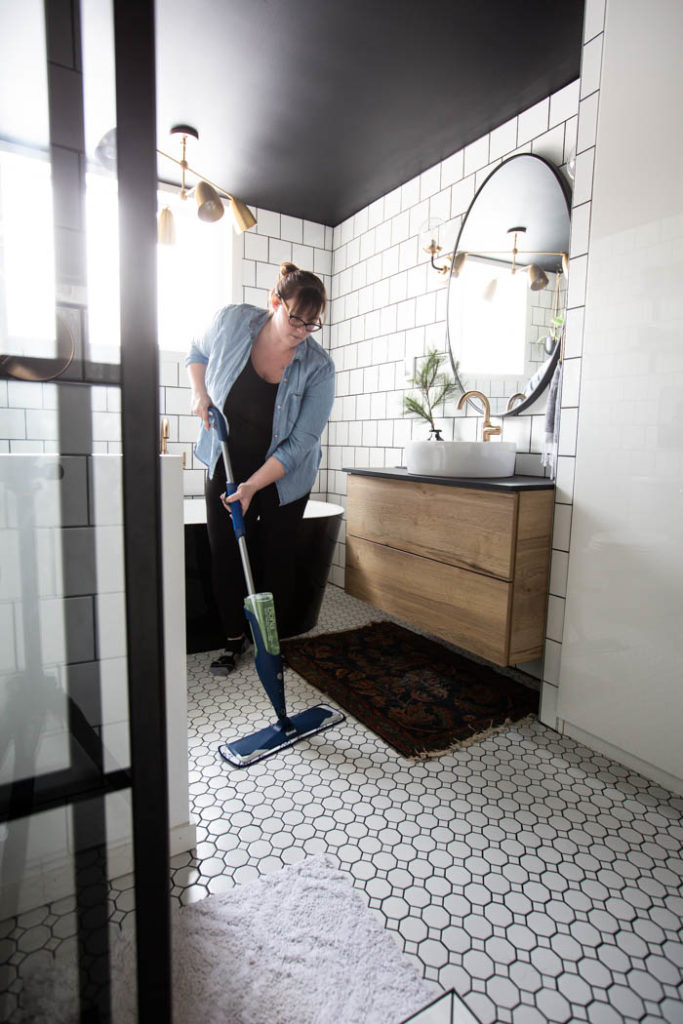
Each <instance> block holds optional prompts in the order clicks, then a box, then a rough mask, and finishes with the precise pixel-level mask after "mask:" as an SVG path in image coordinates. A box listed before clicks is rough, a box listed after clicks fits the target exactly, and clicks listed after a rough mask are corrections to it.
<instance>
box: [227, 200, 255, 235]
mask: <svg viewBox="0 0 683 1024" xmlns="http://www.w3.org/2000/svg"><path fill="white" fill-rule="evenodd" d="M230 212H231V214H232V219H233V222H234V225H235V228H236V229H237V230H238V231H239V232H240V234H241V233H242V232H243V231H248V230H249V228H253V226H254V224H255V223H256V217H254V215H253V213H252V212H251V210H250V209H249V207H248V206H246V205H245V204H244V203H243V202H242V201H241V200H240V199H235V197H234V196H232V197H231V199H230Z"/></svg>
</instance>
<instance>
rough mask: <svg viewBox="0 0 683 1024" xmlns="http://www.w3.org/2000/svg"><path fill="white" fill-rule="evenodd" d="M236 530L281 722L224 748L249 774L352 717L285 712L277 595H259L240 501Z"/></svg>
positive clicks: (263, 670)
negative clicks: (266, 759) (251, 768)
mask: <svg viewBox="0 0 683 1024" xmlns="http://www.w3.org/2000/svg"><path fill="white" fill-rule="evenodd" d="M209 419H210V420H211V424H212V426H213V427H214V429H215V430H216V431H217V433H218V437H219V439H220V443H221V451H222V453H223V463H224V465H225V478H226V480H227V487H226V492H227V494H234V493H235V491H236V490H237V484H236V483H235V481H234V479H233V474H232V467H231V465H230V455H229V453H228V429H227V425H226V422H225V419H224V417H223V415H222V413H221V412H220V411H219V410H218V409H217V408H216V407H215V406H212V407H211V409H209ZM231 517H232V526H233V530H234V531H235V537H236V539H237V544H238V547H239V551H240V557H241V559H242V569H243V571H244V580H245V583H246V585H247V596H246V598H245V601H244V611H245V613H246V616H247V620H248V622H249V626H250V628H251V635H252V638H253V640H254V648H255V650H256V656H255V661H256V671H257V672H258V675H259V679H260V680H261V683H262V685H263V689H264V690H265V691H266V693H267V694H268V698H269V700H270V702H271V704H272V705H273V707H274V709H275V714H276V715H277V722H275V723H274V724H273V725H269V726H267V727H266V728H265V729H259V730H258V731H257V732H254V733H251V735H250V736H245V737H243V738H242V739H239V740H233V741H232V742H230V743H221V745H220V746H219V748H218V752H219V754H220V755H221V757H222V758H224V759H225V760H226V761H229V762H230V764H233V765H235V766H236V767H238V768H246V767H247V766H248V765H250V764H254V763H255V762H256V761H260V760H262V759H263V758H264V757H268V756H269V755H270V754H275V753H277V752H278V751H279V750H283V749H284V748H285V747H291V746H292V745H293V744H294V743H298V742H299V740H302V739H304V738H305V737H306V736H312V735H314V733H318V732H322V731H323V729H329V728H330V726H332V725H337V723H338V722H342V721H343V720H344V718H345V717H346V716H345V715H343V714H342V713H341V712H340V711H337V710H335V709H334V708H330V707H327V706H326V705H325V704H318V705H316V706H315V707H312V708H308V710H306V711H300V712H299V713H298V714H296V715H292V716H291V717H290V716H289V715H288V714H287V709H286V706H285V679H284V667H283V663H282V654H281V653H280V639H279V637H278V632H277V623H276V619H275V604H274V601H273V595H272V594H270V593H264V594H257V593H256V591H255V587H254V579H253V577H252V574H251V564H250V562H249V554H248V552H247V541H246V537H245V530H244V519H243V517H242V508H241V506H240V503H239V501H235V502H233V503H232V505H231Z"/></svg>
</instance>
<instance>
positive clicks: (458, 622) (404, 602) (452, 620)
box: [346, 481, 512, 665]
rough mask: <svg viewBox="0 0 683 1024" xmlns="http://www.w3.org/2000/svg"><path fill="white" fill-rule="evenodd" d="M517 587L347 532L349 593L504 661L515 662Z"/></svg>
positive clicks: (503, 662) (450, 641) (496, 659)
mask: <svg viewBox="0 0 683 1024" xmlns="http://www.w3.org/2000/svg"><path fill="white" fill-rule="evenodd" d="M375 482H376V481H375ZM511 589H512V588H511V584H510V583H507V582H505V581H503V580H498V579H494V578H493V577H491V576H484V575H481V574H480V573H475V572H468V571H467V570H465V569H460V568H458V567H457V566H454V565H446V564H444V563H443V562H437V561H434V559H431V558H422V557H421V556H419V555H415V554H412V553H410V552H406V551H399V550H398V549H397V548H392V547H388V546H386V545H384V544H377V543H374V542H373V541H368V540H363V539H361V538H360V537H354V536H348V535H347V541H346V591H347V593H349V594H352V595H353V596H354V597H357V598H359V599H360V600H361V601H367V602H368V603H369V604H372V605H374V606H375V607H377V608H381V609H382V610H383V611H385V612H388V613H389V614H390V615H396V616H397V617H398V618H400V619H403V620H404V621H406V622H410V623H411V624H412V625H414V626H417V627H418V628H419V629H424V630H427V631H428V632H429V633H431V634H432V635H433V636H438V637H441V639H443V640H447V641H448V642H449V643H452V644H456V645H457V646H458V647H462V648H464V649H465V650H468V651H472V652H473V653H474V654H478V655H480V657H482V658H487V659H488V660H489V661H492V662H494V663H495V664H498V665H507V664H508V661H509V649H508V636H509V619H510V598H511Z"/></svg>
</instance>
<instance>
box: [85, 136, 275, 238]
mask: <svg viewBox="0 0 683 1024" xmlns="http://www.w3.org/2000/svg"><path fill="white" fill-rule="evenodd" d="M170 134H171V135H179V136H180V159H177V158H176V157H174V156H172V155H171V154H170V153H166V152H165V151H164V150H163V149H157V153H158V154H159V156H163V157H164V158H165V159H166V160H170V161H171V162H172V163H174V164H176V166H177V167H180V198H181V199H188V198H189V197H190V196H191V195H194V198H195V201H196V203H197V216H198V217H199V219H200V220H202V221H204V222H206V223H213V222H215V221H217V220H220V219H221V217H222V216H223V213H224V212H225V208H224V205H223V200H224V199H226V200H227V201H228V202H229V203H230V213H231V215H232V220H233V226H234V228H235V230H236V231H237V232H238V233H240V234H241V233H242V232H244V231H248V230H249V228H251V227H253V226H254V224H256V218H255V217H254V215H253V213H252V212H251V210H250V209H249V207H248V206H246V204H245V203H243V202H242V200H241V199H238V198H237V197H236V196H234V195H232V194H231V193H230V192H228V191H227V189H224V188H221V186H220V185H217V184H216V183H215V182H213V181H211V179H210V178H207V177H206V175H205V174H202V173H201V171H196V170H195V169H194V168H193V167H190V166H189V164H188V162H187V144H188V139H195V140H198V139H199V132H198V131H197V129H196V128H193V127H192V126H191V125H188V124H176V125H174V126H173V127H172V128H171V132H170ZM95 156H96V157H97V159H98V160H99V161H100V163H101V164H103V165H104V166H105V167H108V168H109V169H110V170H113V169H115V167H116V128H111V129H110V130H109V131H108V132H107V133H106V134H105V135H104V136H103V137H102V139H101V140H100V142H99V143H98V145H97V148H96V150H95ZM188 174H189V175H191V176H192V177H193V178H197V179H198V180H197V184H196V185H195V186H194V187H188V183H187V178H186V175H188ZM157 228H158V241H159V243H160V244H161V245H173V244H174V242H175V238H176V235H175V224H174V221H173V213H172V211H171V208H170V207H169V206H164V207H163V208H162V210H161V211H160V213H159V217H158V221H157Z"/></svg>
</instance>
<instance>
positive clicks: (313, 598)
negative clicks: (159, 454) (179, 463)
mask: <svg viewBox="0 0 683 1024" xmlns="http://www.w3.org/2000/svg"><path fill="white" fill-rule="evenodd" d="M184 513H185V516H184V518H185V624H186V632H187V653H188V654H196V653H197V652H199V651H213V650H217V649H218V648H221V647H222V646H223V640H224V636H223V629H222V627H221V624H220V621H219V618H218V612H217V610H216V605H215V602H214V597H213V587H212V584H211V554H210V551H209V539H208V536H207V532H206V506H205V504H204V499H203V498H186V499H185V505H184ZM343 514H344V509H343V508H342V506H341V505H333V504H331V503H330V502H327V501H316V500H314V501H309V502H308V505H307V506H306V511H305V513H304V520H303V524H302V529H301V531H300V534H299V539H298V544H297V548H298V550H297V565H298V577H297V600H296V609H295V622H296V625H295V629H294V630H293V632H292V633H291V634H290V635H291V636H296V635H299V634H300V633H307V632H308V630H309V629H313V627H314V626H315V625H316V623H317V621H318V615H319V613H320V606H321V605H322V601H323V596H324V593H325V585H326V583H327V577H328V576H329V573H330V566H331V565H332V557H333V555H334V547H335V544H336V542H337V537H338V536H339V529H340V526H341V521H342V517H343ZM281 639H284V637H282V638H281Z"/></svg>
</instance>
